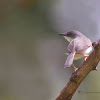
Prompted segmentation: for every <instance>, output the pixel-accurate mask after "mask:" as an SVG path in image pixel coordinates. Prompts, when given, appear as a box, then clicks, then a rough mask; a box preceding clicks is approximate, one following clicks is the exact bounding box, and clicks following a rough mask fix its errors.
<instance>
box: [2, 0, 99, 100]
mask: <svg viewBox="0 0 100 100" xmlns="http://www.w3.org/2000/svg"><path fill="white" fill-rule="evenodd" d="M99 3H100V1H99V0H88V1H87V0H75V1H73V0H2V1H0V100H55V98H56V97H57V96H58V95H59V93H60V91H61V90H62V89H63V87H64V86H65V85H66V84H67V82H68V80H69V77H70V76H71V73H72V72H73V71H74V70H73V67H70V68H67V69H64V62H65V60H66V58H67V57H66V56H65V53H66V52H67V45H68V42H66V40H65V39H63V37H60V36H58V33H60V32H65V31H69V30H73V29H76V30H78V31H80V32H82V33H83V34H85V35H86V36H88V37H89V38H90V39H91V40H92V41H96V40H97V39H99V37H100V28H99V27H100V13H99V9H100V7H99ZM83 60H84V59H83ZM83 60H82V61H81V60H79V61H75V65H76V66H78V67H79V66H80V65H81V63H82V62H83ZM99 76H100V69H99V67H98V71H92V72H91V73H90V74H89V75H88V76H87V77H86V78H85V80H84V81H83V82H82V84H81V85H80V87H79V88H78V90H80V91H83V92H100V80H99V79H100V78H99ZM83 92H81V93H78V91H76V93H75V95H74V96H73V99H72V100H94V99H95V100H100V94H99V93H83Z"/></svg>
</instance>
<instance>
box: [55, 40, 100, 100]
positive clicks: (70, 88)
mask: <svg viewBox="0 0 100 100" xmlns="http://www.w3.org/2000/svg"><path fill="white" fill-rule="evenodd" d="M92 45H93V46H94V50H93V51H92V53H91V54H90V56H89V57H88V58H87V60H86V61H84V63H83V64H82V65H81V67H79V68H78V70H77V71H76V72H73V73H72V75H71V78H70V79H69V82H68V83H67V85H66V86H65V87H64V88H63V90H62V91H61V93H60V95H59V96H58V97H57V98H56V100H71V98H72V96H73V94H74V93H75V91H76V90H77V88H78V86H79V85H80V83H81V82H82V81H83V80H84V78H85V77H86V76H87V75H88V74H89V73H90V72H91V71H92V70H96V66H97V65H98V63H99V61H100V40H98V41H97V42H93V43H92Z"/></svg>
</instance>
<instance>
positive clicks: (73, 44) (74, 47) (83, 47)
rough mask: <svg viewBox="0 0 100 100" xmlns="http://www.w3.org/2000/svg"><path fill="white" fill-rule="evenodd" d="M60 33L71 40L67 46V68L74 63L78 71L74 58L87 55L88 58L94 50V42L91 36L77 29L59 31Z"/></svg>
mask: <svg viewBox="0 0 100 100" xmlns="http://www.w3.org/2000/svg"><path fill="white" fill-rule="evenodd" d="M59 35H62V36H64V38H65V39H66V40H67V41H68V42H70V43H69V45H68V47H67V49H68V53H67V55H68V57H67V60H66V62H65V68H66V67H70V66H71V65H73V67H74V70H75V71H76V70H77V69H78V68H76V67H75V65H74V63H73V60H77V59H81V58H82V57H85V60H86V59H87V57H88V56H89V54H90V53H91V52H92V50H93V47H92V42H91V40H90V39H89V38H87V37H86V36H84V35H83V34H82V33H81V32H79V31H77V30H72V31H69V32H65V33H59Z"/></svg>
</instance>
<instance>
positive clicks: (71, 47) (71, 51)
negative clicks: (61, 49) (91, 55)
mask: <svg viewBox="0 0 100 100" xmlns="http://www.w3.org/2000/svg"><path fill="white" fill-rule="evenodd" d="M68 51H69V55H68V57H67V60H66V62H65V65H64V66H65V68H66V67H70V66H71V65H72V63H73V59H74V55H75V53H76V51H75V42H74V40H72V41H71V42H70V44H69V45H68Z"/></svg>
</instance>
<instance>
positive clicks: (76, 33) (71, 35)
mask: <svg viewBox="0 0 100 100" xmlns="http://www.w3.org/2000/svg"><path fill="white" fill-rule="evenodd" d="M59 35H62V36H64V38H65V39H66V40H67V41H68V42H71V41H72V40H73V39H75V38H76V37H79V36H82V33H80V32H79V31H76V30H72V31H69V32H65V33H59Z"/></svg>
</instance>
